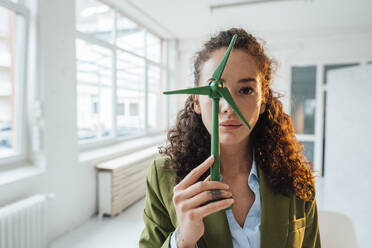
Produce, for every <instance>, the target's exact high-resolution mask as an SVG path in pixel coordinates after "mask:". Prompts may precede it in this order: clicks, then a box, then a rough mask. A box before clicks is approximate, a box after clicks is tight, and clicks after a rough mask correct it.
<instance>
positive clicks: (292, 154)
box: [159, 28, 315, 201]
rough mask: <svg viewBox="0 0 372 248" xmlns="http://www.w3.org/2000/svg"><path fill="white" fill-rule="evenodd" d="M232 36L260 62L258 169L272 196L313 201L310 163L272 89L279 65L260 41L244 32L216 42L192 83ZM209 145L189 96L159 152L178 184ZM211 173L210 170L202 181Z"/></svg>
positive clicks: (200, 57) (255, 134)
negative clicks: (291, 195) (294, 195)
mask: <svg viewBox="0 0 372 248" xmlns="http://www.w3.org/2000/svg"><path fill="white" fill-rule="evenodd" d="M234 34H237V35H238V38H237V40H236V42H235V45H234V49H241V50H243V51H246V52H248V53H249V54H250V55H251V56H252V57H253V58H254V59H255V61H256V63H257V66H258V70H259V76H260V79H261V80H260V82H261V83H262V87H261V88H262V95H263V101H264V103H265V104H266V109H265V112H264V113H262V114H261V115H260V117H259V119H258V121H257V123H256V125H255V127H254V128H253V130H252V132H251V134H250V135H251V141H252V145H253V147H254V155H255V161H256V164H257V166H259V167H261V169H262V170H263V172H264V176H265V177H266V178H267V180H268V182H269V184H270V185H271V187H272V190H273V191H274V192H279V193H282V194H284V195H287V196H289V195H290V194H292V193H295V194H296V196H297V197H299V198H300V199H303V200H306V201H310V200H312V199H314V197H315V185H314V176H313V173H312V169H311V168H312V166H311V165H312V164H311V162H309V161H308V160H307V159H306V158H305V156H304V155H303V153H302V151H303V145H302V144H301V143H300V142H298V141H297V140H296V137H295V131H294V128H293V124H292V120H291V117H290V116H289V115H287V114H286V113H284V110H283V105H282V103H281V102H280V101H279V98H280V95H279V94H277V93H275V92H274V91H273V90H272V89H271V88H270V84H271V83H272V82H271V81H272V74H273V72H274V69H275V67H276V63H275V61H274V60H272V59H270V58H269V57H268V56H267V55H266V54H265V51H264V47H263V46H262V45H260V44H259V42H258V41H257V39H256V38H255V37H254V36H253V35H251V34H249V33H247V32H246V31H245V30H243V29H236V28H232V29H229V30H226V31H222V32H220V33H218V34H217V35H216V36H214V37H212V38H211V39H210V40H209V41H207V42H206V43H205V44H204V46H203V48H202V50H200V51H199V52H197V53H196V57H195V61H194V78H195V81H194V82H195V84H196V86H197V85H198V84H199V79H200V70H201V66H202V65H203V63H204V62H205V61H207V60H208V59H209V56H210V54H211V53H212V52H214V51H216V50H218V49H220V48H225V47H228V45H229V43H230V41H231V39H232V37H233V35H234ZM210 142H211V137H210V134H209V132H208V130H207V129H206V127H205V126H204V124H203V122H202V119H201V115H200V114H197V113H196V112H195V111H194V101H193V99H192V96H189V97H188V98H187V99H186V102H185V107H184V108H183V109H182V110H181V111H179V112H178V114H177V119H176V124H175V126H174V127H173V128H171V129H170V130H169V131H168V134H167V144H166V145H165V146H162V147H159V148H160V150H159V152H160V154H162V155H166V156H168V157H169V158H168V159H167V160H166V162H165V168H168V169H173V170H175V171H176V178H175V183H176V184H177V183H179V182H180V181H181V180H182V179H183V178H184V177H185V176H186V175H187V174H188V173H189V172H190V171H191V170H192V169H193V168H195V167H196V166H198V165H199V164H200V163H202V162H203V161H204V160H205V159H206V158H207V157H208V156H209V155H210V146H211V144H210ZM309 165H310V166H309ZM208 174H209V171H208V172H206V173H205V174H204V175H203V176H202V177H201V178H200V179H199V180H203V179H204V178H205V177H207V176H208Z"/></svg>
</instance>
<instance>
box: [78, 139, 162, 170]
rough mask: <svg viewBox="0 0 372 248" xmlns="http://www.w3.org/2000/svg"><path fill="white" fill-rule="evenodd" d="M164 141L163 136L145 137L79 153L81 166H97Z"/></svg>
mask: <svg viewBox="0 0 372 248" xmlns="http://www.w3.org/2000/svg"><path fill="white" fill-rule="evenodd" d="M165 140H166V135H165V134H163V133H162V134H158V135H154V136H146V137H141V138H138V139H133V140H127V141H123V142H120V143H116V144H113V145H108V146H105V147H100V148H97V149H91V150H87V151H82V152H81V153H80V158H79V159H80V163H81V164H86V163H89V164H97V163H100V162H103V161H107V160H109V159H113V158H116V157H119V156H123V155H126V154H131V153H133V152H136V151H138V150H141V149H145V148H148V147H151V146H159V145H162V144H163V143H164V142H165Z"/></svg>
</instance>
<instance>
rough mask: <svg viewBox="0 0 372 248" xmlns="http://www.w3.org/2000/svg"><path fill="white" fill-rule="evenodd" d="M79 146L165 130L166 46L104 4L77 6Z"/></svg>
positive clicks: (90, 0)
mask: <svg viewBox="0 0 372 248" xmlns="http://www.w3.org/2000/svg"><path fill="white" fill-rule="evenodd" d="M76 29H77V40H76V66H77V84H78V85H77V89H78V96H77V97H78V100H77V102H78V106H77V112H78V132H79V140H80V141H81V143H85V142H99V141H100V140H102V139H110V140H113V141H115V140H117V139H126V138H129V137H136V136H144V135H147V134H151V133H157V132H160V131H163V130H164V129H165V128H166V122H165V121H164V120H165V116H164V113H166V111H165V96H163V94H162V91H163V90H164V89H165V83H164V82H165V79H166V71H167V69H166V68H167V67H166V66H167V65H165V64H164V61H165V60H164V57H165V56H164V55H163V54H164V52H163V51H164V49H163V47H164V45H165V43H164V41H163V40H162V39H161V38H160V37H158V36H156V35H155V34H153V33H151V32H149V31H148V30H147V29H146V28H144V27H142V26H140V25H138V24H137V23H135V22H134V21H132V20H130V19H129V18H127V17H126V16H125V15H124V14H123V13H122V12H121V11H119V10H117V9H115V8H113V7H111V6H110V5H108V4H106V3H105V2H104V1H98V0H77V1H76Z"/></svg>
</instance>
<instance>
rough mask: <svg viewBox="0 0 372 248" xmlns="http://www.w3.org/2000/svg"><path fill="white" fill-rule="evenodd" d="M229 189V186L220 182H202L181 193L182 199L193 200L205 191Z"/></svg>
mask: <svg viewBox="0 0 372 248" xmlns="http://www.w3.org/2000/svg"><path fill="white" fill-rule="evenodd" d="M228 188H229V185H227V184H225V183H223V182H219V181H200V182H197V183H195V184H193V185H191V186H190V187H188V188H187V189H185V190H183V192H181V197H182V198H183V199H188V198H191V197H193V196H195V195H197V194H199V193H201V192H203V191H209V190H213V189H220V190H227V189H228Z"/></svg>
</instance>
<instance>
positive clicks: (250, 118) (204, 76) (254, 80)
mask: <svg viewBox="0 0 372 248" xmlns="http://www.w3.org/2000/svg"><path fill="white" fill-rule="evenodd" d="M225 52H226V48H224V49H222V48H221V49H218V50H216V51H214V52H212V53H211V55H210V58H209V59H208V60H207V61H205V62H204V64H202V66H201V71H200V81H199V86H205V85H208V84H209V82H211V81H213V79H212V78H211V76H212V74H213V72H214V71H215V70H216V68H217V66H218V64H219V63H220V61H221V59H222V57H223V55H224V54H225ZM221 80H222V82H223V83H224V87H226V88H228V90H229V91H230V94H231V96H232V97H233V99H234V101H235V103H236V105H237V106H238V108H239V110H240V112H241V113H242V114H243V116H244V118H245V119H246V120H247V122H248V123H249V125H250V126H251V129H248V127H247V126H246V125H244V123H243V121H242V120H241V119H240V118H239V116H238V115H237V114H236V113H235V112H234V110H233V109H232V108H231V107H230V105H229V104H228V103H227V102H226V101H225V99H224V98H222V97H221V98H220V104H219V106H220V107H219V132H220V143H221V144H226V145H232V144H240V143H242V142H245V141H247V139H248V136H249V134H250V133H251V131H252V130H253V127H254V126H255V124H256V123H257V120H258V118H259V115H260V114H262V113H263V112H264V111H265V104H264V102H263V98H262V90H261V82H260V79H259V71H258V68H257V65H256V63H255V61H254V59H253V57H252V56H251V55H249V54H248V53H247V52H245V51H243V50H232V51H231V53H230V57H229V59H228V62H227V64H226V67H225V70H224V72H223V74H222V77H221ZM193 99H194V110H195V112H196V113H198V114H201V116H202V120H203V123H204V125H205V127H206V128H207V130H208V132H209V133H210V134H211V133H212V99H211V98H209V96H206V95H199V96H196V95H193ZM228 120H232V121H235V122H236V123H237V124H240V126H238V127H233V126H230V127H229V126H224V125H222V123H223V122H225V121H228Z"/></svg>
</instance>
